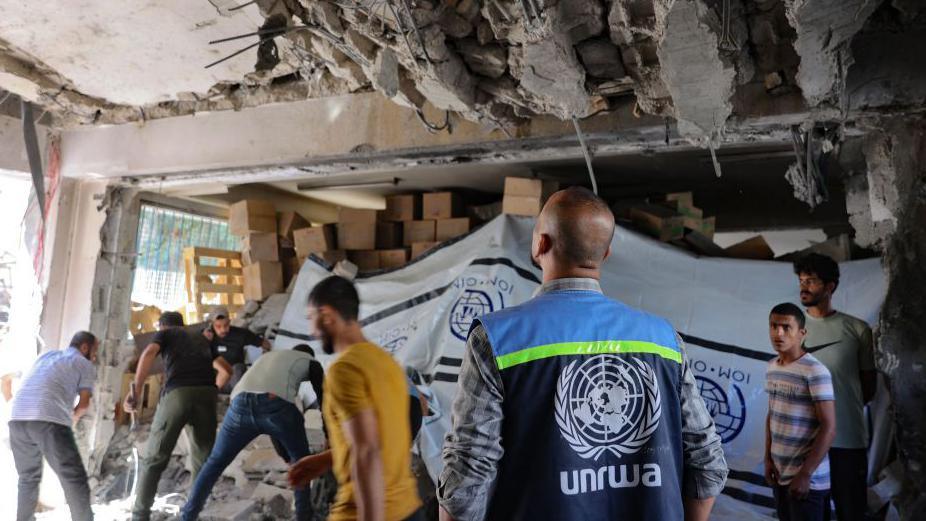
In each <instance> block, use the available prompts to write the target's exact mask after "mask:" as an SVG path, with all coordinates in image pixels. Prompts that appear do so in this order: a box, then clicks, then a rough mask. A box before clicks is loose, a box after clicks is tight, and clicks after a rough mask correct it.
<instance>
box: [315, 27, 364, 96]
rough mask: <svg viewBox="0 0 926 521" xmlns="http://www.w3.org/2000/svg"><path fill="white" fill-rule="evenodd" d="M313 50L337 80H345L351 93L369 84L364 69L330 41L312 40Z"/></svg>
mask: <svg viewBox="0 0 926 521" xmlns="http://www.w3.org/2000/svg"><path fill="white" fill-rule="evenodd" d="M310 40H311V42H312V44H311V45H312V49H313V50H314V51H315V52H316V53H317V54H318V56H319V57H321V58H322V59H323V60H325V66H326V67H327V68H328V71H329V72H331V74H332V75H334V76H335V77H337V78H340V79H342V80H344V81H345V82H346V83H347V86H348V88H349V89H350V90H351V91H356V90H359V89H361V88H363V87H365V86H366V85H367V84H368V81H367V77H366V75H365V74H364V73H363V69H362V68H361V67H360V65H358V64H357V62H355V61H353V60H351V59H350V58H349V57H348V56H347V55H346V54H344V53H343V52H341V51H340V50H338V49H337V48H336V47H335V46H334V45H332V44H331V43H330V42H329V41H328V40H324V39H322V38H310Z"/></svg>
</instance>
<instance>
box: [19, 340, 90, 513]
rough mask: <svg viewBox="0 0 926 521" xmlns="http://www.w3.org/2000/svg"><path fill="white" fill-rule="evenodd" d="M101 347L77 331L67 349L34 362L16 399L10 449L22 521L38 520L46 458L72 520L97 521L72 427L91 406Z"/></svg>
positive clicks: (51, 353)
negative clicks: (17, 475) (37, 513)
mask: <svg viewBox="0 0 926 521" xmlns="http://www.w3.org/2000/svg"><path fill="white" fill-rule="evenodd" d="M98 347H99V341H98V340H97V339H96V337H95V336H94V335H93V334H92V333H88V332H86V331H80V332H78V333H77V334H76V335H74V338H72V339H71V344H70V345H69V346H68V347H67V348H65V349H60V350H55V351H49V352H47V353H45V354H43V355H42V356H40V357H39V358H38V360H36V361H35V365H33V366H32V369H31V370H30V372H29V374H28V375H27V376H26V378H25V379H24V380H23V384H22V387H21V388H20V390H19V392H18V393H17V394H16V397H15V398H14V399H13V411H12V414H11V415H10V446H11V447H12V449H13V460H14V462H15V464H16V472H17V473H18V474H19V500H18V504H17V507H16V520H17V521H32V520H33V519H35V507H36V505H37V504H38V500H39V484H40V483H41V481H42V457H43V456H44V457H45V459H46V460H48V465H49V466H51V468H52V470H54V471H55V474H57V475H58V479H60V480H61V486H62V488H63V489H64V496H65V498H66V499H67V503H68V507H69V508H70V509H71V519H72V520H74V521H90V520H92V519H93V510H91V509H90V486H89V485H88V483H87V471H86V470H85V469H84V463H83V460H81V458H80V452H78V450H77V443H76V441H75V440H74V431H73V430H72V429H71V426H72V425H73V423H74V422H76V421H77V419H78V418H80V417H81V416H82V415H83V414H84V413H85V412H86V411H87V409H88V408H89V407H90V396H91V393H92V392H93V383H94V381H95V380H96V368H95V367H94V365H93V361H94V360H95V359H96V351H97V348H98ZM78 396H79V397H80V399H79V401H78V402H77V406H76V407H75V406H74V400H75V399H76V398H77V397H78Z"/></svg>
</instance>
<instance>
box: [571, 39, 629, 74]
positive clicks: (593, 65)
mask: <svg viewBox="0 0 926 521" xmlns="http://www.w3.org/2000/svg"><path fill="white" fill-rule="evenodd" d="M576 51H577V52H578V53H579V59H580V60H581V61H582V65H584V66H585V70H586V72H587V73H588V75H589V76H592V77H594V78H606V79H618V78H623V77H624V76H626V75H627V71H625V70H624V64H623V62H621V51H620V49H619V48H618V47H617V46H616V45H614V44H613V43H611V40H609V39H607V38H593V39H590V40H585V41H584V42H581V43H579V44H578V45H576Z"/></svg>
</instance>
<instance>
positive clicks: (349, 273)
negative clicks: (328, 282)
mask: <svg viewBox="0 0 926 521" xmlns="http://www.w3.org/2000/svg"><path fill="white" fill-rule="evenodd" d="M358 271H359V268H357V265H356V264H354V263H352V262H351V261H346V260H343V261H340V262H338V263H337V264H335V265H334V268H332V270H331V273H332V275H337V276H338V277H344V278H345V279H347V280H354V278H356V277H357V272H358Z"/></svg>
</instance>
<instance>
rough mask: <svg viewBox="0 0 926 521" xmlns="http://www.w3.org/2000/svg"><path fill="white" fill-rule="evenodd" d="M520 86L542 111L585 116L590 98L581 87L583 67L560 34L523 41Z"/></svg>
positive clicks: (566, 115)
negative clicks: (529, 94)
mask: <svg viewBox="0 0 926 521" xmlns="http://www.w3.org/2000/svg"><path fill="white" fill-rule="evenodd" d="M524 62H525V63H526V64H530V65H529V66H525V67H524V70H523V73H522V76H521V87H522V88H523V89H524V90H525V91H527V92H529V93H531V94H532V95H534V96H535V97H536V102H537V103H538V104H539V106H541V107H543V109H544V111H545V112H549V113H552V114H555V115H556V116H557V117H559V118H560V119H570V118H572V117H574V116H575V117H585V116H587V115H589V113H590V105H591V99H590V97H589V94H588V92H587V91H586V90H585V69H584V68H582V66H581V64H580V63H579V60H578V58H577V57H576V53H575V49H574V48H573V46H572V45H571V44H570V43H569V42H568V41H566V40H565V39H564V38H563V36H562V35H558V36H552V37H550V38H543V39H541V40H539V41H537V42H531V43H527V44H525V45H524Z"/></svg>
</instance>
